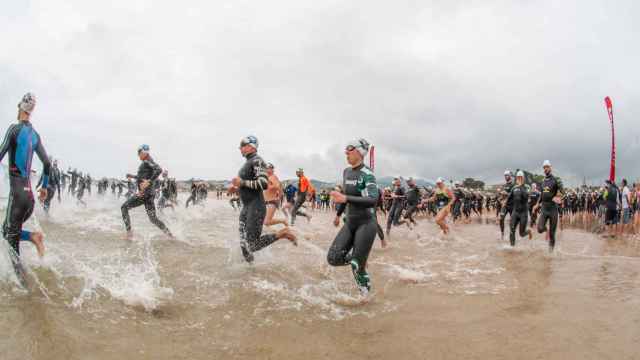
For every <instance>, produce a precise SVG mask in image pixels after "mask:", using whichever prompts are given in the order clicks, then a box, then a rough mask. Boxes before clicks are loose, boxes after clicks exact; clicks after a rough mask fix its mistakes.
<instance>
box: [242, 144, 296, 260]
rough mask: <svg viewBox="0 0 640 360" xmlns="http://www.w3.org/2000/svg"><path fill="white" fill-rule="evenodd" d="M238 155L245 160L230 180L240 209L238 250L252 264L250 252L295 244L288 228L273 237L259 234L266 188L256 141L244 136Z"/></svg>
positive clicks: (266, 182) (294, 239)
mask: <svg viewBox="0 0 640 360" xmlns="http://www.w3.org/2000/svg"><path fill="white" fill-rule="evenodd" d="M240 153H241V154H242V156H244V157H245V158H246V159H247V161H245V163H244V165H243V166H242V168H240V171H239V172H238V176H236V177H235V178H233V180H231V185H232V187H233V191H236V190H237V191H238V192H239V193H240V201H242V209H241V210H240V217H239V230H240V248H241V249H242V255H244V258H245V260H247V262H253V253H254V252H256V251H258V250H260V249H262V248H264V247H267V246H269V245H271V244H273V243H274V242H275V241H276V240H279V239H282V238H285V239H288V240H289V241H291V243H292V244H293V245H298V243H297V240H296V237H295V235H293V234H292V233H291V231H290V230H289V228H284V229H282V230H280V231H278V232H277V233H275V234H266V235H262V224H263V223H264V218H265V215H266V213H267V208H266V206H265V203H264V195H263V191H264V190H266V189H267V187H268V186H269V179H268V177H267V172H266V164H265V162H264V160H262V158H261V157H260V156H259V155H258V139H257V138H256V137H255V136H247V137H245V138H243V139H242V140H241V141H240Z"/></svg>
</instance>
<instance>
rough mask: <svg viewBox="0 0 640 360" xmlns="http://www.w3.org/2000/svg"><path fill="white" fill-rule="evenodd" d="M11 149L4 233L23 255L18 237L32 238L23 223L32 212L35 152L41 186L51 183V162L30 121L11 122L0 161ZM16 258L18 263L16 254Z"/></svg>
mask: <svg viewBox="0 0 640 360" xmlns="http://www.w3.org/2000/svg"><path fill="white" fill-rule="evenodd" d="M7 152H8V153H9V202H8V203H7V216H6V217H5V220H4V224H3V226H2V235H3V236H4V238H5V239H6V240H7V241H8V242H9V245H11V248H12V249H13V250H14V251H15V254H16V256H19V255H20V246H19V241H20V239H22V240H29V239H30V233H29V232H27V231H23V230H22V224H23V223H24V222H25V221H27V219H29V217H30V216H31V214H32V213H33V206H34V203H35V201H34V197H33V192H32V191H31V180H30V176H31V161H32V159H33V153H34V152H35V153H36V154H37V155H38V158H40V161H42V165H43V169H42V174H43V179H42V186H43V187H44V188H47V187H48V186H49V174H50V172H51V163H50V162H49V157H48V156H47V153H46V151H45V150H44V146H43V145H42V140H41V139H40V135H38V133H37V132H36V130H35V129H34V128H33V126H31V123H30V122H28V121H21V122H19V123H18V124H13V125H11V126H9V129H8V130H7V133H6V135H5V137H4V141H3V142H2V145H1V146H0V161H2V159H3V158H4V157H5V155H6V154H7ZM12 259H13V263H14V266H18V264H19V263H18V262H17V261H16V260H17V257H16V258H14V257H12Z"/></svg>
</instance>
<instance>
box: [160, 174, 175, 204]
mask: <svg viewBox="0 0 640 360" xmlns="http://www.w3.org/2000/svg"><path fill="white" fill-rule="evenodd" d="M170 185H171V183H170V181H169V179H168V178H165V179H162V181H161V182H160V200H158V208H159V209H160V211H162V209H164V208H166V207H170V208H171V209H173V204H172V203H171V187H170Z"/></svg>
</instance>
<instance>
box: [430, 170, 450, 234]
mask: <svg viewBox="0 0 640 360" xmlns="http://www.w3.org/2000/svg"><path fill="white" fill-rule="evenodd" d="M429 201H434V202H435V204H436V208H437V209H438V213H437V214H436V218H435V220H436V224H438V226H440V229H442V232H443V233H444V234H445V235H447V234H449V226H448V225H447V222H446V220H447V216H448V215H449V214H450V213H451V206H452V205H453V203H454V202H455V201H456V197H455V195H453V192H451V190H449V188H447V187H446V186H445V185H444V180H443V179H442V178H438V180H436V189H435V191H434V193H433V196H431V198H430V199H429Z"/></svg>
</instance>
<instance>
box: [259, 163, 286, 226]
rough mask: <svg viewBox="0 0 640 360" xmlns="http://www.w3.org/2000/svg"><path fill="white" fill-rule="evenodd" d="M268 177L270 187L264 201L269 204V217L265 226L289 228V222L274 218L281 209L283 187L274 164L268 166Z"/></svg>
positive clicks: (265, 220)
mask: <svg viewBox="0 0 640 360" xmlns="http://www.w3.org/2000/svg"><path fill="white" fill-rule="evenodd" d="M267 176H268V179H269V185H268V186H267V189H266V190H265V191H264V201H265V202H266V204H267V216H266V217H265V219H264V224H265V225H267V226H269V225H276V224H282V225H284V226H288V223H287V220H284V219H274V218H273V216H274V215H275V213H276V210H277V209H278V208H279V207H280V203H281V200H282V186H281V185H280V179H278V177H277V176H276V174H275V172H274V167H273V164H271V163H268V164H267Z"/></svg>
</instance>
